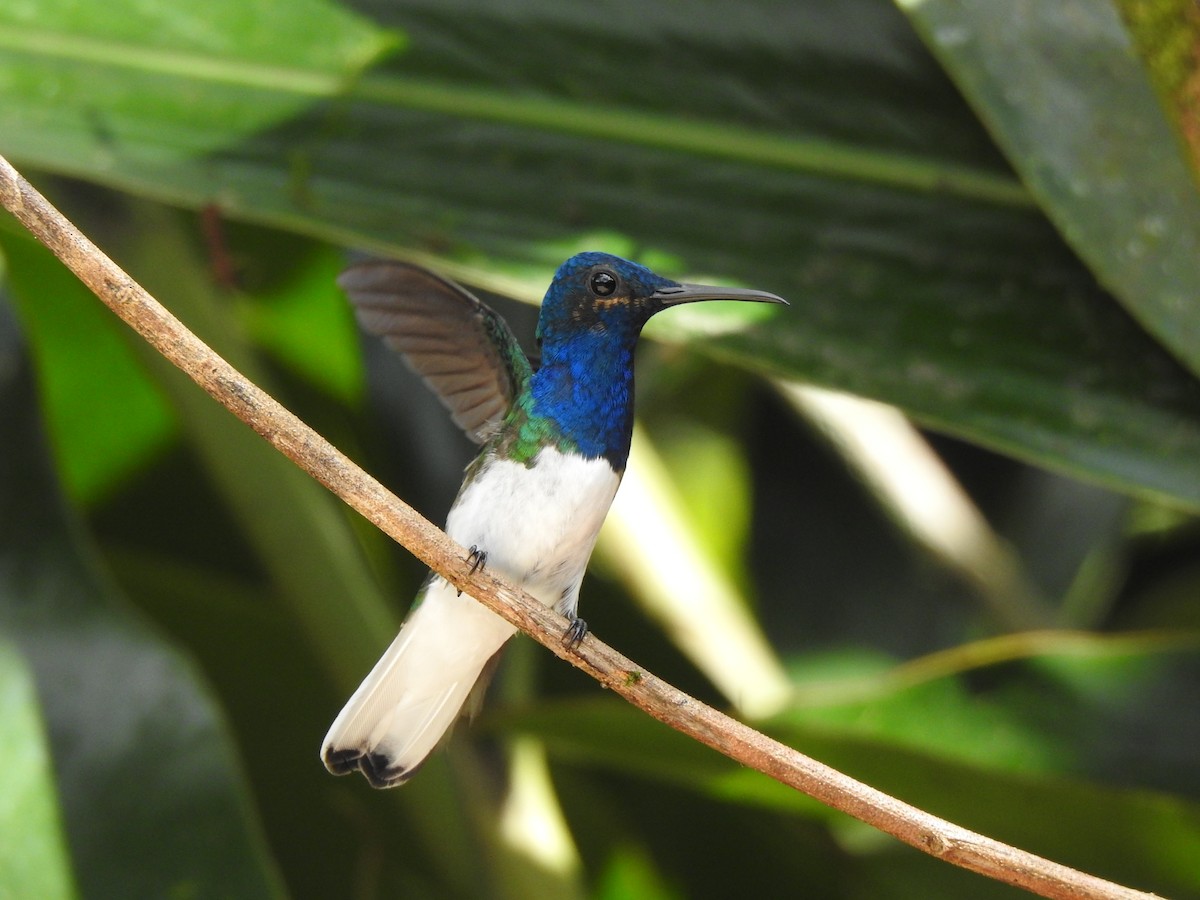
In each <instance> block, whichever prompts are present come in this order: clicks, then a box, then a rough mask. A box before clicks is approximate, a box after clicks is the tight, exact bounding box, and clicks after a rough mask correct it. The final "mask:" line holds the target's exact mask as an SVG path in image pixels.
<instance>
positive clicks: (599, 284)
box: [588, 272, 617, 297]
mask: <svg viewBox="0 0 1200 900" xmlns="http://www.w3.org/2000/svg"><path fill="white" fill-rule="evenodd" d="M588 286H589V287H590V288H591V289H592V293H593V294H596V295H598V296H600V297H607V296H608V295H609V294H611V293H612V292H613V291H615V290H616V289H617V277H616V276H615V275H613V273H612V272H596V273H594V274H593V275H592V278H591V281H589V282H588Z"/></svg>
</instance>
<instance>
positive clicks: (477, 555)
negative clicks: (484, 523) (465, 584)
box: [458, 544, 488, 597]
mask: <svg viewBox="0 0 1200 900" xmlns="http://www.w3.org/2000/svg"><path fill="white" fill-rule="evenodd" d="M487 558H488V555H487V551H486V550H480V549H479V546H478V545H476V544H472V545H471V549H470V550H468V551H467V562H469V563H470V564H471V570H470V573H469V574H471V575H474V574H475V573H476V572H481V571H483V569H484V567H485V566H487ZM458 596H460V597H461V596H462V591H459V592H458Z"/></svg>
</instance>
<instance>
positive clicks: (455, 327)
mask: <svg viewBox="0 0 1200 900" xmlns="http://www.w3.org/2000/svg"><path fill="white" fill-rule="evenodd" d="M338 285H339V286H340V287H341V289H342V290H343V291H345V292H346V296H348V297H349V298H350V301H351V302H352V303H353V304H354V309H355V312H356V313H357V314H358V321H359V323H360V324H361V325H362V327H363V328H365V329H366V330H367V331H369V332H371V333H372V334H377V335H379V336H380V337H382V338H383V339H384V342H385V343H386V344H387V345H388V346H389V347H391V348H392V349H394V350H398V351H400V353H401V354H403V356H404V360H405V362H406V363H407V364H408V367H409V368H410V369H412V370H413V371H414V372H416V373H417V374H418V375H420V376H421V378H423V379H424V381H425V383H426V384H428V385H429V387H430V388H432V389H433V391H434V393H435V394H437V395H438V398H439V399H440V400H441V401H442V403H443V404H444V405H445V407H446V408H447V409H448V410H450V415H451V417H452V418H453V419H454V421H455V422H456V423H457V424H458V426H459V427H460V428H462V430H463V431H465V432H466V433H467V436H468V437H469V438H471V440H473V441H475V442H476V443H477V444H482V443H484V442H485V441H486V440H487V439H488V438H489V437H491V436H492V434H494V433H495V430H496V429H497V428H498V427H499V425H500V423H501V422H502V421H503V419H504V416H505V415H506V414H507V413H508V410H509V407H510V406H511V405H512V402H513V398H514V397H516V396H517V395H518V394H519V393H520V391H521V389H522V388H524V386H525V383H526V382H527V381H528V380H529V376H530V367H529V361H528V359H526V357H525V354H524V353H523V352H522V350H521V347H520V345H519V344H518V343H517V339H516V338H515V337H514V336H513V333H512V331H511V330H510V329H509V327H508V324H507V323H506V322H505V321H504V319H502V318H500V316H499V315H497V314H496V313H495V312H494V311H493V310H491V309H490V308H489V307H488V306H486V305H485V304H484V303H482V302H481V301H480V300H479V299H477V298H476V297H474V296H473V295H472V294H470V293H468V292H467V291H465V290H464V289H463V288H461V287H459V286H458V285H456V284H454V283H453V282H450V281H446V280H445V279H443V278H440V277H438V276H437V275H434V274H433V273H432V272H429V271H428V270H426V269H422V268H419V267H418V266H413V265H409V264H407V263H401V262H391V261H387V260H371V261H369V262H362V263H358V264H356V265H353V266H351V267H350V268H348V269H347V270H346V271H345V272H343V273H342V274H341V275H340V276H339V277H338Z"/></svg>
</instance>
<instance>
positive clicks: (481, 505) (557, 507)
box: [446, 447, 621, 614]
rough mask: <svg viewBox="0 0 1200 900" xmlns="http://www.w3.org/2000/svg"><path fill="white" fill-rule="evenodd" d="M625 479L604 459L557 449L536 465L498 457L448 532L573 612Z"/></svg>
mask: <svg viewBox="0 0 1200 900" xmlns="http://www.w3.org/2000/svg"><path fill="white" fill-rule="evenodd" d="M620 480H621V479H620V476H618V475H617V473H616V472H614V471H613V469H612V466H610V465H609V464H608V462H607V461H606V460H604V459H585V458H583V457H582V456H578V455H575V454H571V453H560V452H559V451H557V450H555V449H553V448H551V447H546V448H544V449H543V450H542V451H541V452H540V453H539V454H538V456H537V460H536V462H535V464H534V465H533V466H531V467H527V466H525V465H524V464H522V463H515V462H511V461H509V460H503V459H497V460H492V461H491V462H490V463H489V464H488V465H487V466H486V468H484V470H483V471H482V472H480V473H479V474H478V475H477V476H476V477H475V479H474V480H473V481H471V482H470V483H469V484H467V485H466V486H465V487H464V488H463V490H462V492H461V493H460V494H459V496H458V499H457V500H456V501H455V503H454V506H453V507H452V508H451V510H450V514H449V516H448V517H447V520H446V531H447V533H448V534H449V535H450V536H451V537H452V538H454V540H456V541H458V543H460V544H462V545H463V546H464V547H471V546H475V547H478V548H479V549H480V550H483V551H485V552H486V553H487V567H488V569H490V570H493V571H495V572H496V573H497V574H500V573H503V574H504V575H507V576H508V577H510V578H512V579H514V580H515V581H517V582H519V583H520V584H521V585H522V586H524V587H525V589H526V590H528V591H529V592H530V593H531V594H533V595H534V596H535V597H537V598H538V599H539V600H541V601H542V602H543V603H545V604H546V605H547V606H556V607H558V609H559V610H560V611H561V612H564V613H566V614H573V613H574V611H575V605H576V602H577V600H578V591H579V582H580V580H581V579H582V578H583V572H584V569H585V568H586V567H587V562H588V558H589V557H590V556H591V554H592V547H593V546H594V545H595V543H596V536H597V535H598V534H599V532H600V526H601V524H602V523H603V522H604V517H605V516H606V515H607V514H608V508H609V505H610V504H611V503H612V500H613V497H614V496H615V495H616V492H617V486H618V485H619V484H620Z"/></svg>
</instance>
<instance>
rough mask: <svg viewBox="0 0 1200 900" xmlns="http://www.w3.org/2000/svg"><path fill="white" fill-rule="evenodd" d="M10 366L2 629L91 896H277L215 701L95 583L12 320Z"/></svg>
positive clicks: (7, 334) (6, 337)
mask: <svg viewBox="0 0 1200 900" xmlns="http://www.w3.org/2000/svg"><path fill="white" fill-rule="evenodd" d="M0 358H3V359H4V360H5V362H6V363H7V365H5V366H3V367H0V372H3V374H4V377H3V380H2V381H0V421H3V422H4V423H5V438H6V439H5V452H4V453H3V454H0V506H2V507H3V509H4V510H5V515H4V516H3V517H2V518H0V630H2V631H3V633H4V635H5V637H6V639H7V640H9V641H12V642H13V643H14V644H16V646H18V647H19V648H20V650H21V652H22V654H23V655H24V656H25V658H26V659H27V660H28V661H29V664H30V668H31V669H32V671H33V673H34V677H35V680H36V683H37V692H38V696H39V698H40V699H41V703H42V711H43V716H44V718H45V721H46V727H47V731H48V733H49V739H50V746H51V749H52V752H53V756H54V770H55V773H56V775H57V778H58V791H59V795H60V797H61V798H62V804H63V819H64V824H65V828H66V833H67V838H68V842H69V846H70V851H71V858H72V861H73V863H74V869H75V873H76V877H77V880H78V884H79V887H80V892H81V893H82V894H84V895H86V896H102V897H132V896H170V895H195V896H213V895H236V896H239V897H277V896H280V895H281V894H282V892H283V891H282V886H281V883H280V881H279V879H278V876H277V874H276V872H275V869H274V866H273V864H272V862H271V860H270V859H269V857H268V856H267V854H266V852H265V849H264V846H263V841H262V836H261V834H260V831H259V827H258V824H257V822H256V820H255V816H254V813H253V812H252V810H251V808H250V802H249V800H248V796H247V792H246V786H245V784H244V783H243V781H242V775H241V772H240V770H239V768H238V764H237V762H236V757H235V752H234V750H233V747H232V745H231V743H230V740H229V736H228V735H227V733H226V731H225V727H224V723H223V721H222V719H221V717H220V714H219V713H218V712H217V711H216V709H215V708H214V706H213V703H212V700H211V698H210V696H209V695H208V692H207V689H206V687H205V686H204V684H203V682H202V680H201V679H200V678H199V676H198V674H197V672H196V671H195V670H194V669H193V668H192V666H191V664H190V663H189V661H188V660H187V659H185V658H184V657H182V656H181V655H180V654H179V653H178V652H177V651H175V650H174V649H173V648H172V647H170V646H169V645H167V644H165V643H164V642H163V641H162V639H161V638H160V637H159V636H158V635H156V634H155V633H153V632H152V631H151V630H150V629H149V628H148V627H147V626H146V625H145V623H143V622H142V621H141V620H140V619H138V618H137V617H136V616H135V615H133V614H132V613H131V611H130V610H129V609H128V608H127V607H126V606H125V605H123V601H122V598H121V597H119V596H117V595H116V594H115V592H114V590H113V588H112V587H111V586H110V585H109V584H108V583H107V582H106V581H105V579H104V578H103V576H102V575H100V574H99V573H98V572H97V570H96V566H95V560H94V556H93V551H92V550H91V549H90V548H89V547H88V546H87V545H86V544H84V543H83V541H82V539H81V537H80V532H79V523H78V522H76V521H75V520H74V519H73V518H71V516H70V515H69V513H68V511H67V508H66V506H65V505H64V503H63V501H62V498H61V497H60V496H59V494H58V492H57V490H56V485H55V483H54V480H53V476H52V474H51V469H50V466H49V465H48V463H47V454H46V449H45V443H44V440H43V439H42V435H41V431H40V425H39V422H38V420H37V417H36V413H35V410H36V402H35V399H34V396H33V391H32V388H31V381H30V378H29V370H28V367H27V366H26V365H24V363H23V361H22V357H21V354H20V351H19V345H18V344H16V343H15V333H14V331H13V329H12V325H11V317H10V316H8V315H7V307H0ZM12 842H13V839H10V838H5V840H4V841H3V842H2V843H4V844H6V845H7V846H12Z"/></svg>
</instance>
